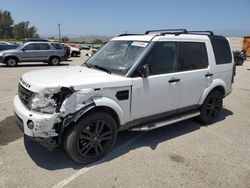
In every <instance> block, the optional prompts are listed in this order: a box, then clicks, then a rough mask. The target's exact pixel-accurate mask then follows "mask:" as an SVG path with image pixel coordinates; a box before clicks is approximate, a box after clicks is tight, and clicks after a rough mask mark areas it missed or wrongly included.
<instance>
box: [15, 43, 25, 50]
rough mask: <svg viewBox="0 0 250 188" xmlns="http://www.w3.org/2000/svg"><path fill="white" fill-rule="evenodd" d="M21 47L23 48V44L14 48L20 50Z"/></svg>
mask: <svg viewBox="0 0 250 188" xmlns="http://www.w3.org/2000/svg"><path fill="white" fill-rule="evenodd" d="M23 46H24V45H23V44H22V45H20V46H18V47H17V48H16V50H20V49H21V48H22V47H23Z"/></svg>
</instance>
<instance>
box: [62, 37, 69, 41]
mask: <svg viewBox="0 0 250 188" xmlns="http://www.w3.org/2000/svg"><path fill="white" fill-rule="evenodd" d="M61 40H62V42H69V38H68V37H63V38H62V39H61Z"/></svg>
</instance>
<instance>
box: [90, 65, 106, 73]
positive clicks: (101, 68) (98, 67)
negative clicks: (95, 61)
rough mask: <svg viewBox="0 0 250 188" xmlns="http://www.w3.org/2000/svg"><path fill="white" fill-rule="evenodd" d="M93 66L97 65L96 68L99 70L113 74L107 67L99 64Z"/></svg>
mask: <svg viewBox="0 0 250 188" xmlns="http://www.w3.org/2000/svg"><path fill="white" fill-rule="evenodd" d="M91 66H92V67H95V68H97V69H99V70H103V71H105V72H107V73H109V74H111V71H110V70H108V69H105V68H103V67H100V66H98V65H91Z"/></svg>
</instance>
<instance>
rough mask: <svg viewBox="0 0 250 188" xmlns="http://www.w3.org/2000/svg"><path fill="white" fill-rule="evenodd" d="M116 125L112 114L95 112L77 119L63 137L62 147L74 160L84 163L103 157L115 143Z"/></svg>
mask: <svg viewBox="0 0 250 188" xmlns="http://www.w3.org/2000/svg"><path fill="white" fill-rule="evenodd" d="M116 139H117V125H116V121H115V120H114V118H113V117H112V116H110V115H109V114H107V113H103V112H95V113H92V114H89V115H87V116H86V117H84V118H83V119H81V120H79V121H78V122H77V123H76V125H75V126H74V127H73V128H72V129H71V130H69V132H68V133H67V134H66V136H65V138H64V148H65V151H66V152H67V153H68V155H69V156H70V157H71V158H72V159H73V160H74V161H76V162H78V163H82V164H86V163H89V162H94V161H96V160H99V159H101V158H103V157H104V156H105V155H106V154H107V153H108V152H109V151H110V150H111V149H112V147H113V146H114V145H115V143H116Z"/></svg>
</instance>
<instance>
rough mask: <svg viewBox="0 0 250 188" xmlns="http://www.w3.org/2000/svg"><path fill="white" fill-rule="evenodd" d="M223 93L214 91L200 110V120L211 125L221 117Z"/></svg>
mask: <svg viewBox="0 0 250 188" xmlns="http://www.w3.org/2000/svg"><path fill="white" fill-rule="evenodd" d="M222 98H223V97H222V93H221V92H220V91H218V90H215V91H212V92H211V93H210V94H209V95H208V96H207V98H206V99H205V101H204V102H203V104H202V106H201V108H200V113H201V114H200V116H199V120H200V121H202V122H203V123H206V124H210V123H213V122H215V120H216V119H217V118H218V117H219V114H220V112H221V108H222V103H223V99H222Z"/></svg>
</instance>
